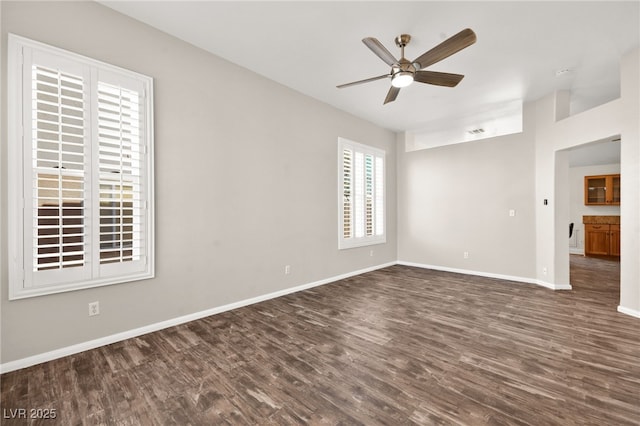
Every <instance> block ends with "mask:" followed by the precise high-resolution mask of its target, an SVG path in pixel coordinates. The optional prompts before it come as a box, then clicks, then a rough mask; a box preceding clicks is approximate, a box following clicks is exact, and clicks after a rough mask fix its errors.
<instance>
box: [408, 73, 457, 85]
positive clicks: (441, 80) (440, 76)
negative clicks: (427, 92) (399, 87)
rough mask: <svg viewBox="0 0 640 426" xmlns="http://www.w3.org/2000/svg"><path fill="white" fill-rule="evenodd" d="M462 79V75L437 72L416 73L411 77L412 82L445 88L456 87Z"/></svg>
mask: <svg viewBox="0 0 640 426" xmlns="http://www.w3.org/2000/svg"><path fill="white" fill-rule="evenodd" d="M463 78H464V75H462V74H450V73H448V72H437V71H416V73H415V75H414V76H413V80H414V81H419V82H420V83H427V84H434V85H436V86H446V87H456V86H457V85H458V83H460V81H461V80H462V79H463Z"/></svg>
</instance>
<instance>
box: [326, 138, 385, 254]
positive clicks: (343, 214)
mask: <svg viewBox="0 0 640 426" xmlns="http://www.w3.org/2000/svg"><path fill="white" fill-rule="evenodd" d="M338 153H339V154H338V157H339V158H338V162H339V164H338V185H339V202H338V206H339V217H340V231H339V236H338V248H340V249H345V248H350V247H359V246H365V245H370V244H380V243H384V242H385V241H386V231H385V217H384V210H385V205H384V199H385V190H384V181H385V178H384V161H385V160H384V159H385V152H384V151H382V150H380V149H376V148H372V147H369V146H367V145H362V144H359V143H356V142H352V141H350V140H347V139H343V138H339V139H338Z"/></svg>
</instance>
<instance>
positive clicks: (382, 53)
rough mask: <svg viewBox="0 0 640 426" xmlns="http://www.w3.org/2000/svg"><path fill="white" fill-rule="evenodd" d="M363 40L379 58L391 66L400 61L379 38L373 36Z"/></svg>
mask: <svg viewBox="0 0 640 426" xmlns="http://www.w3.org/2000/svg"><path fill="white" fill-rule="evenodd" d="M362 42H363V43H364V44H366V45H367V47H368V48H369V49H371V51H372V52H373V53H375V54H376V55H377V56H378V58H380V59H382V60H383V61H385V62H386V63H387V64H388V65H389V66H393V65H395V64H397V63H398V60H397V59H396V58H394V56H393V55H392V54H391V52H389V51H388V50H387V48H386V47H384V46H383V45H382V43H380V42H379V41H378V40H377V39H375V38H373V37H367V38H363V39H362Z"/></svg>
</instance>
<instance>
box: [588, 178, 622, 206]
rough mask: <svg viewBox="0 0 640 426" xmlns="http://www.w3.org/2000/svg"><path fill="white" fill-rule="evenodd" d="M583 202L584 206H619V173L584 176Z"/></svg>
mask: <svg viewBox="0 0 640 426" xmlns="http://www.w3.org/2000/svg"><path fill="white" fill-rule="evenodd" d="M584 204H585V205H586V206H619V205H620V175H619V174H617V175H601V176H585V177H584Z"/></svg>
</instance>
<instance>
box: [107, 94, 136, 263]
mask: <svg viewBox="0 0 640 426" xmlns="http://www.w3.org/2000/svg"><path fill="white" fill-rule="evenodd" d="M140 101H141V96H140V94H139V93H138V92H136V91H133V90H129V89H126V88H123V87H121V86H117V85H113V84H108V83H104V82H98V141H99V142H98V147H99V155H98V156H99V161H98V164H99V182H100V208H99V211H100V214H99V222H100V231H99V234H100V263H101V264H107V263H118V262H130V261H134V260H140V259H141V257H142V255H143V253H144V250H145V247H144V239H143V233H144V231H143V222H144V215H145V209H144V207H145V206H144V201H143V199H142V195H143V194H142V185H141V184H142V167H143V159H142V154H143V152H144V146H143V145H142V144H141V139H140V109H141V104H140Z"/></svg>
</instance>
